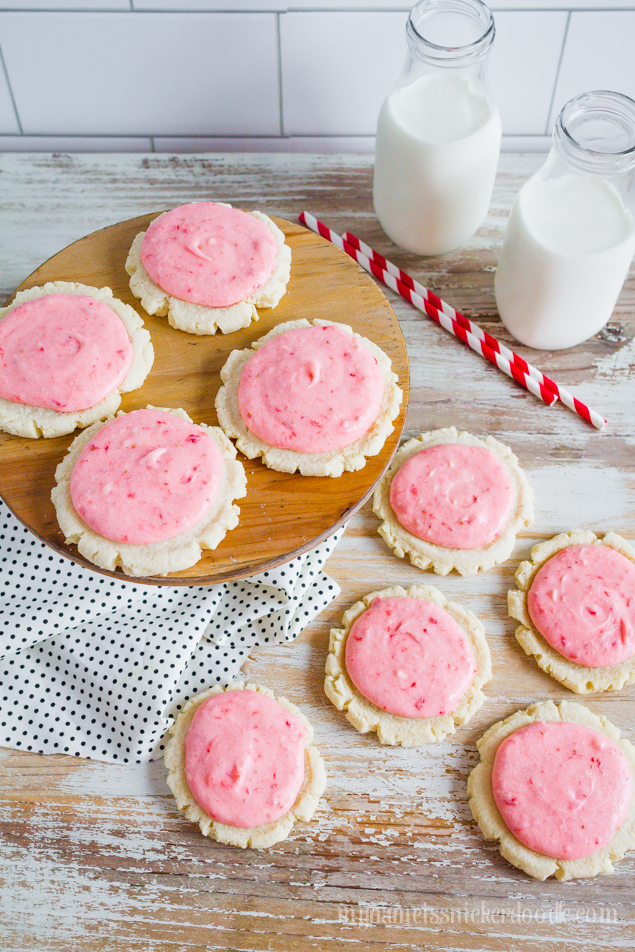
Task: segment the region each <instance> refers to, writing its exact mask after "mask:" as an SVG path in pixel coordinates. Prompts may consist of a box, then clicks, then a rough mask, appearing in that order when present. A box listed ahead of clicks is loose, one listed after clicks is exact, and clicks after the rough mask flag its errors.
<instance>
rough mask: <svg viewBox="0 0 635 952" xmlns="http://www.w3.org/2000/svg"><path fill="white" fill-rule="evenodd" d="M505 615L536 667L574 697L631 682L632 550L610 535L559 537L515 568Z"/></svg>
mask: <svg viewBox="0 0 635 952" xmlns="http://www.w3.org/2000/svg"><path fill="white" fill-rule="evenodd" d="M515 579H516V585H517V586H518V588H517V589H515V590H512V591H511V592H509V593H508V596H507V604H508V608H509V614H510V615H511V617H512V618H515V619H516V620H517V621H519V622H520V623H521V624H520V625H519V627H518V628H517V629H516V638H517V640H518V643H519V644H520V645H521V647H522V649H523V650H524V651H525V652H526V654H528V655H533V657H534V658H535V660H536V664H537V665H538V666H539V667H540V668H542V670H543V671H546V672H547V674H550V675H551V677H552V678H555V680H556V681H560V683H561V684H564V685H565V686H566V687H568V688H570V689H571V690H572V691H575V692H576V693H577V694H588V693H589V692H591V691H608V690H611V689H612V690H616V689H618V688H621V687H623V686H624V685H625V684H629V683H630V682H631V681H634V680H635V550H633V549H632V548H631V546H630V545H629V544H628V542H626V540H625V539H622V538H621V537H620V536H618V535H616V534H615V533H614V532H608V533H607V534H606V535H605V536H604V537H603V538H602V539H600V538H598V536H596V535H595V533H593V532H590V531H589V530H587V529H575V530H574V531H573V532H562V533H560V535H557V536H554V538H553V539H549V540H548V541H547V542H541V543H539V544H538V545H535V546H534V547H533V549H532V550H531V561H529V562H521V563H520V565H519V566H518V569H517V570H516V575H515Z"/></svg>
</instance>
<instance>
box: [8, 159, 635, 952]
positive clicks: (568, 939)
mask: <svg viewBox="0 0 635 952" xmlns="http://www.w3.org/2000/svg"><path fill="white" fill-rule="evenodd" d="M540 161H541V159H540V157H537V156H518V155H505V156H503V157H502V159H501V164H500V174H499V177H498V180H497V184H496V189H495V193H494V200H493V204H492V208H491V212H490V216H489V218H488V220H487V222H486V224H485V225H484V226H483V228H481V230H480V231H479V233H478V234H477V235H476V237H475V238H474V239H473V240H472V241H471V242H470V244H469V245H468V246H467V247H466V248H464V249H462V250H461V251H459V252H456V253H455V254H452V255H447V256H444V257H442V258H438V259H428V260H423V259H417V258H415V257H413V256H409V255H407V254H404V253H402V252H400V251H398V250H397V249H395V248H394V247H392V246H391V245H390V243H389V242H388V241H387V239H386V238H385V237H384V236H383V234H382V232H381V229H380V228H379V226H378V224H377V221H376V220H375V218H374V215H373V212H372V205H371V200H370V188H371V178H372V169H371V162H370V160H369V158H367V157H356V156H348V157H335V156H319V157H312V156H301V155H295V156H284V155H272V156H236V155H226V156H218V155H217V156H172V157H170V156H165V155H148V156H138V155H124V156H114V155H108V156H94V155H77V156H68V155H54V156H49V155H31V156H29V155H5V156H3V157H0V244H1V246H2V248H1V253H0V293H1V294H2V296H3V298H4V297H5V296H6V295H8V294H9V293H10V292H11V291H12V290H13V289H14V288H15V286H16V285H17V284H18V283H19V282H20V281H21V280H22V279H23V278H24V277H25V276H26V275H27V274H28V273H29V272H30V271H32V270H33V269H34V268H35V267H36V266H37V265H38V264H40V263H41V262H42V261H43V260H44V259H45V258H47V257H48V256H50V255H51V254H53V253H54V252H56V251H57V250H59V249H60V248H61V247H63V246H64V245H66V244H68V243H69V242H71V241H73V240H75V239H76V238H79V237H81V236H82V235H84V234H86V233H87V232H89V231H92V230H94V229H96V228H99V227H101V226H104V225H108V224H110V223H112V222H115V221H119V220H122V219H126V218H130V217H132V216H135V215H140V214H142V213H144V212H150V211H153V210H156V209H161V208H166V207H169V206H171V205H176V204H179V203H182V202H187V201H199V200H203V199H217V200H223V201H229V202H234V203H236V204H237V205H240V206H242V207H245V208H250V207H253V208H262V209H265V210H267V211H268V212H270V213H272V214H274V215H278V216H280V217H282V218H288V219H291V220H294V219H295V218H296V216H297V214H298V213H299V212H300V211H301V210H302V209H303V208H308V209H309V210H311V211H313V212H314V213H315V214H316V215H317V216H318V217H320V218H322V219H323V220H324V221H326V222H327V223H328V224H330V225H332V226H333V227H334V228H335V229H337V230H339V231H340V232H341V231H343V230H345V229H346V228H349V229H350V230H351V231H354V232H356V233H357V234H358V235H359V236H360V237H362V238H365V239H366V240H367V241H369V243H370V244H372V245H374V246H375V247H377V248H378V249H379V250H381V251H382V252H384V253H386V254H387V255H388V256H389V257H391V258H393V259H394V260H395V261H396V262H397V263H399V264H400V265H402V267H404V268H405V269H406V270H409V271H411V272H412V273H413V274H414V275H415V276H417V277H418V278H419V279H420V280H421V281H422V282H423V283H424V284H426V285H427V286H429V287H431V288H433V289H435V290H436V291H437V292H438V293H439V294H441V295H442V296H443V297H444V298H445V299H446V300H448V301H450V302H451V303H452V304H454V305H455V306H457V307H460V308H461V309H462V310H463V311H464V312H465V313H467V314H468V315H469V316H470V317H473V318H475V319H476V320H478V321H479V322H481V323H483V324H484V325H485V326H486V327H487V328H488V329H489V330H491V331H493V332H494V333H495V334H496V335H498V336H500V337H501V338H502V339H503V340H506V341H508V339H509V338H508V335H507V334H506V332H505V331H504V329H502V328H501V326H500V324H499V323H498V321H497V316H496V312H495V306H494V301H493V293H492V285H493V272H494V268H495V260H496V259H495V249H496V248H497V246H498V244H499V242H500V239H501V234H502V229H503V227H504V222H505V218H506V213H507V211H508V209H509V206H510V204H511V200H512V197H513V195H514V194H515V192H516V191H517V189H518V188H519V187H520V185H521V184H522V182H523V181H524V180H525V179H526V178H527V177H528V176H529V175H530V174H531V173H532V172H533V171H534V170H535V168H536V167H537V166H538V164H539V163H540ZM388 294H389V296H390V298H391V301H392V303H393V306H394V307H395V310H396V311H397V313H398V316H399V318H400V320H401V322H402V327H403V331H404V334H405V337H406V341H407V345H408V350H409V355H410V361H411V403H410V410H409V414H408V418H407V423H406V430H405V433H404V435H405V436H412V435H414V434H416V433H418V432H420V431H421V430H426V429H432V428H436V427H441V426H447V425H450V424H455V425H457V426H459V427H463V428H465V429H468V430H470V431H472V432H473V433H476V434H486V433H492V434H493V435H494V436H496V437H498V438H500V439H502V440H503V441H504V442H506V443H509V444H510V445H511V446H512V447H513V449H514V450H515V451H516V453H517V455H518V456H519V458H520V461H521V463H522V465H523V466H524V467H525V469H526V471H527V473H528V475H529V479H530V481H531V483H532V485H533V487H534V490H535V494H536V520H535V523H534V525H533V526H532V527H531V528H530V530H529V531H527V532H526V533H524V534H523V537H522V538H521V539H520V540H519V542H518V545H517V547H516V551H515V554H514V558H513V559H512V560H510V561H509V562H508V563H507V564H506V565H504V566H502V567H499V568H498V569H496V570H494V571H490V572H487V573H486V574H484V575H483V576H481V577H478V578H473V579H462V578H458V577H448V578H437V577H435V576H432V575H428V574H426V575H424V574H423V573H421V572H419V571H418V570H415V569H414V568H412V567H411V566H410V565H409V564H405V563H403V562H402V561H400V560H398V559H396V558H394V557H393V556H392V555H391V553H390V552H389V551H388V550H387V549H386V548H385V546H384V544H383V542H382V541H381V539H380V538H379V537H378V536H377V535H376V532H375V529H376V524H377V523H376V519H375V517H374V516H373V514H372V512H371V510H370V506H367V507H366V508H365V509H364V510H362V512H361V513H360V514H358V515H357V516H356V517H355V518H354V519H353V521H352V522H351V524H350V525H349V528H348V530H347V532H346V535H345V537H344V539H343V541H342V542H341V543H340V545H339V547H338V549H337V550H336V553H335V554H334V555H333V557H332V558H331V560H330V562H329V563H328V566H327V571H329V572H330V574H331V575H332V576H334V577H335V578H336V579H337V580H338V581H339V583H340V585H341V586H342V594H341V596H340V597H339V598H338V599H337V601H336V602H335V603H334V604H333V606H332V607H331V608H330V609H329V610H328V611H327V612H325V613H324V614H323V615H322V616H321V617H320V618H319V619H318V620H317V621H316V622H315V623H313V624H312V625H311V626H310V627H309V628H308V629H307V630H306V631H305V632H304V633H303V635H302V636H301V637H300V638H299V639H298V641H297V642H296V643H295V644H292V645H286V646H283V647H270V648H268V649H267V650H266V651H264V650H263V651H259V652H257V653H256V654H255V655H254V656H253V657H251V658H250V659H249V660H248V662H247V665H246V671H247V673H248V674H249V676H250V677H253V678H255V679H257V680H259V681H261V682H263V683H264V684H268V685H270V686H272V687H275V688H276V689H278V690H280V691H281V692H283V693H284V694H286V696H287V697H289V698H290V699H291V700H293V701H294V702H296V703H298V704H299V705H300V706H301V707H302V708H303V710H305V711H306V713H307V714H308V716H309V717H310V718H311V720H312V722H313V724H314V725H315V728H316V735H317V742H318V743H319V744H320V746H321V749H322V751H323V753H324V758H325V761H326V764H327V769H328V776H329V779H328V789H327V792H326V795H325V797H324V799H323V800H322V802H321V804H320V807H319V810H318V812H317V815H316V817H315V822H314V823H313V824H312V825H310V826H305V827H304V828H300V829H298V831H297V832H296V833H295V835H294V836H293V837H292V838H291V839H290V840H288V841H286V842H285V843H282V844H280V845H279V846H277V847H275V848H273V849H271V850H269V851H266V852H254V851H249V850H247V851H241V850H236V849H230V848H227V847H223V846H219V845H218V844H216V843H213V842H209V841H208V840H206V839H205V838H204V837H202V836H201V835H200V834H199V832H198V830H197V829H196V828H194V827H193V826H191V825H190V824H189V823H188V822H187V821H186V820H185V819H184V818H183V817H182V816H181V815H180V813H179V812H178V810H177V809H176V808H175V805H174V802H173V800H172V798H171V796H170V794H169V791H168V789H167V787H166V784H165V781H164V770H163V767H162V765H161V764H160V763H155V764H150V765H147V766H141V767H124V766H108V765H105V764H101V763H97V762H91V761H87V760H76V759H73V758H64V757H42V756H38V755H33V754H25V753H18V752H15V751H10V750H2V751H0V803H1V809H0V949H2V950H4V952H27V950H36V952H49V950H51V952H53V950H55V952H57V950H70V949H73V950H74V949H81V950H82V952H95V950H113V952H137V950H140V952H141V950H143V952H177V950H178V952H181V950H188V952H190V950H191V952H194V950H204V949H205V950H216V949H233V950H248V949H249V950H259V952H260V950H294V952H295V950H297V952H308V950H319V952H329V950H338V952H340V950H341V949H342V948H349V949H351V950H357V949H359V950H368V949H376V950H378V952H379V950H391V952H396V950H402V949H403V950H406V949H434V948H444V949H448V950H450V949H452V950H467V949H481V950H485V952H495V950H501V952H538V950H541V952H552V950H553V952H555V950H559V949H561V948H565V947H566V948H567V949H575V950H593V952H600V950H605V949H633V948H635V930H634V928H633V919H634V905H635V896H634V891H633V873H634V872H635V855H633V854H631V855H630V856H628V857H627V858H625V859H624V860H622V861H621V862H620V863H619V864H618V865H617V867H616V870H617V871H616V874H615V875H614V876H604V877H597V878H596V879H593V880H588V881H581V882H573V883H568V884H561V883H556V882H553V881H549V882H546V883H536V882H534V881H532V880H530V879H529V878H528V877H526V876H525V875H524V874H523V873H520V872H518V871H517V870H515V869H513V868H512V867H510V866H509V865H508V864H507V863H506V862H505V861H504V860H503V859H502V858H501V857H500V855H499V853H498V851H497V850H496V848H495V847H494V846H493V845H492V844H490V843H485V842H484V841H483V839H482V837H481V835H480V833H479V831H478V830H477V828H476V826H475V824H474V823H473V821H472V818H471V815H470V811H469V808H468V806H467V801H466V796H465V784H466V779H467V775H468V773H469V771H470V770H471V768H472V767H473V765H474V763H475V762H476V748H475V740H476V738H477V737H478V736H479V734H480V733H481V732H482V731H483V730H484V729H485V728H486V727H487V726H489V725H490V724H491V723H492V722H493V721H496V720H498V719H500V718H502V717H505V716H507V715H508V714H510V713H511V712H512V711H513V710H515V709H517V708H520V707H524V706H526V705H527V704H528V703H530V702H531V701H534V700H536V699H541V698H545V697H551V698H554V699H561V698H563V697H572V695H571V694H570V693H569V692H568V691H566V690H564V689H562V688H561V687H559V686H558V685H557V684H556V683H555V682H554V681H552V680H551V679H550V678H549V677H547V676H546V675H545V674H543V673H542V672H540V671H539V670H538V669H537V668H536V666H535V665H534V663H533V662H532V661H531V660H530V659H529V658H527V657H525V656H524V654H523V653H522V652H521V651H520V649H519V648H518V646H517V645H516V642H515V639H514V637H513V629H514V625H513V623H512V622H511V620H510V619H508V618H507V617H506V611H505V595H506V591H507V589H508V587H509V586H510V584H511V580H512V575H513V571H514V568H515V565H516V563H517V561H518V560H519V559H520V558H523V557H526V556H527V554H528V552H529V550H530V548H531V546H532V545H533V544H534V543H535V542H536V541H537V540H538V539H544V538H547V537H549V536H551V535H553V534H554V533H555V532H559V531H561V530H566V529H569V528H573V527H575V526H585V527H588V528H592V529H595V530H599V531H605V530H608V529H615V530H617V531H618V532H621V533H622V534H623V535H625V536H626V537H627V538H629V539H635V418H634V410H635V399H634V397H635V393H634V386H633V384H634V380H635V341H634V340H633V335H634V333H635V314H634V305H635V281H634V280H633V278H632V277H631V280H630V282H629V283H628V284H627V286H626V288H625V290H624V291H623V293H622V296H621V298H620V302H619V304H618V307H617V310H616V312H615V315H614V318H613V322H612V323H611V325H609V327H608V329H605V331H604V332H602V333H601V334H600V335H598V337H596V338H594V339H593V340H592V341H590V342H588V343H587V344H584V345H581V346H580V347H577V348H575V349H573V350H571V351H568V352H564V353H563V352H561V353H553V354H549V353H541V354H539V353H535V354H534V353H530V352H529V351H527V350H526V349H524V348H522V347H521V348H518V349H519V351H520V353H522V354H523V355H525V356H527V357H529V358H530V359H533V360H534V361H535V362H536V363H537V364H538V366H540V367H541V369H543V370H544V371H546V372H547V373H549V374H550V375H551V376H552V377H554V378H555V379H556V380H557V381H559V382H561V383H563V384H564V385H565V386H567V387H569V388H570V389H572V390H574V391H575V393H576V394H577V395H579V396H580V397H581V398H582V399H584V400H586V401H587V402H589V403H590V404H591V405H593V406H594V407H596V408H597V409H598V410H600V411H601V412H603V413H604V414H605V415H606V416H607V417H608V419H609V427H608V428H607V430H606V431H605V432H603V433H598V432H597V431H595V430H593V429H592V428H591V427H590V426H588V425H587V424H585V423H584V422H582V421H581V420H579V419H578V418H577V417H575V416H574V415H573V414H572V413H571V412H569V411H568V410H566V409H565V408H564V407H562V406H558V405H557V406H556V407H554V408H553V409H547V408H546V407H544V406H543V405H542V404H540V403H539V402H538V401H537V400H535V399H534V398H533V397H531V396H529V395H528V394H527V393H526V392H525V391H524V390H522V389H520V388H519V387H517V386H516V385H515V384H513V383H512V382H511V381H509V380H508V379H507V378H505V377H503V376H502V375H501V374H500V373H498V372H497V371H496V370H495V369H493V368H491V367H490V366H489V365H486V364H485V363H484V362H483V361H482V360H481V359H480V358H478V357H477V356H476V355H474V354H473V353H472V352H471V351H469V350H467V349H466V348H463V347H462V346H461V345H459V344H458V343H456V342H455V341H454V340H453V339H452V338H450V337H449V336H448V335H446V334H445V333H444V332H443V331H441V330H440V329H438V328H437V327H436V326H434V325H433V324H431V323H430V322H427V321H425V320H424V319H422V318H421V317H420V316H419V315H418V314H417V313H415V312H414V311H413V310H411V309H410V308H409V306H408V305H407V304H405V302H402V301H401V300H400V299H397V298H395V296H394V295H392V294H391V293H390V292H388ZM0 465H1V461H0ZM417 581H426V582H429V583H433V584H437V585H438V587H439V588H441V589H442V591H443V592H444V593H445V594H446V595H448V596H449V597H450V598H452V599H454V600H456V601H458V602H460V603H461V604H463V605H464V606H465V607H467V608H469V609H471V610H472V611H474V612H475V613H476V614H477V615H479V616H480V617H481V619H482V620H483V622H484V624H485V627H486V630H487V635H488V639H489V641H490V645H491V649H492V656H493V663H494V672H495V676H494V680H493V681H492V682H491V684H490V685H489V686H488V689H487V693H488V701H487V703H486V704H485V705H484V707H483V708H482V709H481V711H480V712H479V713H478V715H477V716H476V717H475V718H474V720H473V721H472V722H471V724H470V725H469V727H468V728H465V729H462V730H459V731H458V732H457V734H455V735H454V737H453V738H451V739H450V740H449V741H448V742H447V743H443V744H440V745H438V746H435V747H429V748H419V749H416V750H401V749H385V748H382V747H381V746H380V745H379V744H378V743H377V741H376V738H375V736H374V735H370V736H365V737H362V736H360V735H358V734H357V732H356V731H354V730H353V729H352V728H350V727H349V726H348V724H347V722H346V721H345V720H344V719H343V717H342V716H341V715H339V714H338V713H337V712H336V711H335V710H334V709H333V708H332V707H331V705H330V704H329V702H328V701H327V700H326V698H325V696H324V694H323V691H322V680H323V666H324V656H325V651H326V646H327V642H328V631H329V628H330V626H331V625H332V624H333V623H335V622H337V621H338V619H339V618H340V616H341V614H342V612H343V611H344V610H345V608H346V607H347V606H348V605H350V604H351V602H353V601H354V600H356V599H357V598H358V597H359V596H361V595H363V594H364V593H366V592H368V591H371V590H372V589H376V588H382V587H385V586H387V585H391V584H396V583H402V584H412V583H413V582H417ZM634 698H635V688H630V689H627V690H625V691H622V692H620V693H618V694H609V695H605V696H597V697H591V698H590V699H589V700H588V701H587V702H586V703H588V705H589V707H590V708H591V709H592V710H594V711H598V712H601V713H604V714H606V715H607V716H608V717H610V718H611V719H612V720H613V721H614V722H615V723H616V724H618V725H619V726H620V727H622V728H623V730H624V731H625V733H626V735H627V736H629V737H630V738H631V740H635V706H634V705H633V699H634Z"/></svg>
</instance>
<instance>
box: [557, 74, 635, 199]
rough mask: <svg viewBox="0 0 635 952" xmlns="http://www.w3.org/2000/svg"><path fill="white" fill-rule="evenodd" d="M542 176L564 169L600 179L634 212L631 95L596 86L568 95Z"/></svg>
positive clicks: (634, 134) (633, 112)
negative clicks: (572, 96) (589, 90)
mask: <svg viewBox="0 0 635 952" xmlns="http://www.w3.org/2000/svg"><path fill="white" fill-rule="evenodd" d="M539 174H540V179H541V181H547V180H549V179H554V178H559V177H561V176H563V175H567V174H573V175H588V176H592V177H594V178H599V179H604V180H605V181H606V182H608V183H609V184H610V185H612V186H613V188H614V189H615V190H616V192H617V194H618V195H619V197H620V200H621V201H622V204H623V205H624V208H625V209H629V210H630V211H632V212H635V101H633V100H632V99H630V98H629V97H628V96H624V95H622V94H621V93H614V92H610V91H608V90H597V91H593V92H588V93H582V94H581V95H579V96H575V97H574V98H573V99H571V100H570V101H569V102H568V103H567V104H566V105H565V106H564V107H563V109H562V111H561V112H560V115H559V116H558V118H557V120H556V125H555V128H554V132H553V145H552V148H551V152H550V153H549V156H548V158H547V161H546V162H545V164H544V166H543V167H542V169H541V171H540V173H539Z"/></svg>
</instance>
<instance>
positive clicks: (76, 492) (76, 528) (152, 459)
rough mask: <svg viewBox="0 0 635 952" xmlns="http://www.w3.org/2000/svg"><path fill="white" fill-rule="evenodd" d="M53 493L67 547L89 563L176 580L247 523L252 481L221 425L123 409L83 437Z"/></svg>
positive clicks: (177, 413)
mask: <svg viewBox="0 0 635 952" xmlns="http://www.w3.org/2000/svg"><path fill="white" fill-rule="evenodd" d="M55 478H56V481H57V485H56V486H55V488H54V489H53V491H52V492H51V499H52V500H53V504H54V506H55V512H56V515H57V521H58V523H59V525H60V528H61V530H62V532H63V533H64V536H65V538H66V541H67V542H70V543H74V544H75V545H77V548H78V549H79V551H80V553H81V554H82V555H83V556H84V557H85V558H87V559H88V560H89V561H90V562H93V563H94V564H95V565H98V566H100V567H101V568H104V569H109V570H110V571H113V570H114V569H115V568H117V566H121V568H122V569H123V571H124V573H125V574H126V575H133V576H136V577H138V576H146V575H168V574H170V573H171V572H178V571H181V570H182V569H186V568H189V567H190V566H191V565H194V564H195V563H196V562H198V560H199V559H200V557H201V553H202V550H203V549H215V548H216V546H217V545H218V544H219V543H220V542H221V541H222V540H223V539H224V538H225V535H226V534H227V532H228V531H229V530H230V529H233V528H235V527H236V526H237V525H238V516H239V509H238V506H237V505H235V503H234V500H235V499H238V498H240V497H242V496H244V495H245V494H246V491H247V480H246V477H245V470H244V467H243V465H242V463H241V462H240V461H239V460H238V459H236V450H235V448H234V446H233V444H232V443H230V441H229V440H228V439H227V437H226V436H225V434H224V433H223V431H222V430H221V429H220V427H217V426H215V427H211V426H207V425H206V424H205V423H201V424H195V423H192V420H191V419H190V417H189V416H188V414H187V413H186V412H185V410H174V409H161V408H160V407H152V406H149V407H146V408H145V409H144V410H133V411H131V412H130V413H123V412H119V413H118V414H117V416H116V417H115V418H114V419H111V420H109V421H106V422H104V423H94V424H93V425H92V426H91V427H89V428H88V429H87V430H85V431H84V432H83V433H81V434H80V435H79V436H77V437H75V439H74V440H73V442H72V443H71V445H70V447H69V450H68V453H67V454H66V456H65V457H64V459H63V460H62V462H61V463H60V464H59V465H58V467H57V469H56V471H55Z"/></svg>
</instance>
